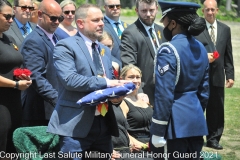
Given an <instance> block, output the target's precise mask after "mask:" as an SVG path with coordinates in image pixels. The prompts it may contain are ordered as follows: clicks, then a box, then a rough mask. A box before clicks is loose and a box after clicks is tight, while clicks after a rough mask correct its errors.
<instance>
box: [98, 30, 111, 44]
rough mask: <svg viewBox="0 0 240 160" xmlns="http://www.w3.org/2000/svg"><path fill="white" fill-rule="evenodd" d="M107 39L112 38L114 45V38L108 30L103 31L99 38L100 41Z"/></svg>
mask: <svg viewBox="0 0 240 160" xmlns="http://www.w3.org/2000/svg"><path fill="white" fill-rule="evenodd" d="M105 39H110V40H111V41H112V45H114V43H113V38H112V36H111V34H109V33H108V32H107V31H103V33H102V35H101V36H100V37H99V38H98V41H99V42H102V41H103V40H105Z"/></svg>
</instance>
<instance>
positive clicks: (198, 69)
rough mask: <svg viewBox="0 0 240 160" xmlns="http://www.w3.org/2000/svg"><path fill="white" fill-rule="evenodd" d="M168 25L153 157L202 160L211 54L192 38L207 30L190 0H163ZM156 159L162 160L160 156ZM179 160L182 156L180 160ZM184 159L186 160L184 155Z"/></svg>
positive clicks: (160, 55) (159, 59) (159, 69)
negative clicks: (156, 155) (186, 0)
mask: <svg viewBox="0 0 240 160" xmlns="http://www.w3.org/2000/svg"><path fill="white" fill-rule="evenodd" d="M159 4H160V6H161V10H162V18H161V22H162V23H163V25H164V30H163V33H164V37H165V38H166V40H167V41H169V42H166V43H163V44H162V45H161V46H160V48H159V50H158V52H157V55H156V61H155V62H156V64H155V65H154V66H155V67H154V68H155V69H154V71H155V106H154V111H153V117H152V123H151V128H150V132H151V135H152V137H151V141H150V142H151V145H150V148H151V146H155V147H156V148H157V150H154V151H153V152H154V153H162V154H167V155H168V157H167V158H168V159H169V160H173V159H176V154H175V153H179V154H181V155H186V154H187V155H191V156H190V157H188V158H189V159H199V158H200V151H201V150H202V147H203V142H204V141H203V136H204V135H207V134H208V131H207V124H206V120H205V117H204V111H203V110H204V108H206V107H207V102H208V97H209V83H208V81H209V77H208V72H209V63H208V56H207V51H206V49H205V48H204V46H203V45H202V43H201V42H199V41H198V40H196V39H195V37H194V36H197V35H199V34H200V33H201V32H202V31H203V30H204V29H205V27H206V24H205V20H204V18H201V17H199V16H198V15H197V13H196V11H197V9H198V8H200V7H201V6H200V5H199V4H196V3H192V2H168V1H159ZM155 159H164V157H158V158H155ZM177 159H178V158H177ZM182 159H187V157H184V156H183V158H182Z"/></svg>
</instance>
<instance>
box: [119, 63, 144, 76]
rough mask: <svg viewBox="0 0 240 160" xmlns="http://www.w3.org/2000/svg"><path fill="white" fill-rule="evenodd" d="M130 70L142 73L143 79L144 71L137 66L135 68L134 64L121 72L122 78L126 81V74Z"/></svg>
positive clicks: (125, 67)
mask: <svg viewBox="0 0 240 160" xmlns="http://www.w3.org/2000/svg"><path fill="white" fill-rule="evenodd" d="M130 69H135V70H136V71H138V72H139V73H140V76H141V77H142V71H141V70H140V69H139V68H138V67H137V66H135V65H133V64H128V65H126V66H124V67H123V68H122V70H121V72H120V78H121V79H125V77H126V74H127V72H128V71H129V70H130Z"/></svg>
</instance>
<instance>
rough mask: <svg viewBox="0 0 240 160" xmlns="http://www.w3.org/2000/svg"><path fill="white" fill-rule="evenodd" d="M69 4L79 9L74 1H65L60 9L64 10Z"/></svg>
mask: <svg viewBox="0 0 240 160" xmlns="http://www.w3.org/2000/svg"><path fill="white" fill-rule="evenodd" d="M68 4H72V5H74V6H75V8H77V5H76V3H75V2H73V1H72V0H64V1H62V2H61V3H60V7H61V8H62V9H63V8H64V7H65V6H66V5H68Z"/></svg>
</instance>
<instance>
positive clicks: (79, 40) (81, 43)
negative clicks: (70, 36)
mask: <svg viewBox="0 0 240 160" xmlns="http://www.w3.org/2000/svg"><path fill="white" fill-rule="evenodd" d="M75 37H76V42H77V44H78V45H79V47H80V49H81V50H82V53H83V54H84V55H85V57H86V59H87V62H88V64H89V66H90V68H91V69H92V72H93V74H94V75H97V70H96V68H95V66H94V64H93V60H92V57H91V55H90V53H89V51H88V48H87V46H86V45H85V42H84V40H83V39H82V37H81V36H80V34H79V33H77V34H76V36H75Z"/></svg>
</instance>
